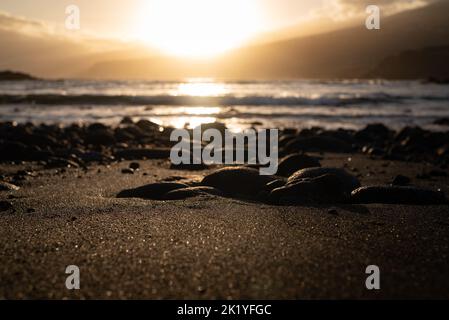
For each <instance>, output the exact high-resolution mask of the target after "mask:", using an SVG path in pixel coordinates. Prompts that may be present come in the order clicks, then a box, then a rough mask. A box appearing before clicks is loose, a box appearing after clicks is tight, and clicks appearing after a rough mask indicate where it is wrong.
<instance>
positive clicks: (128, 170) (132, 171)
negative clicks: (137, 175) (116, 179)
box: [122, 168, 134, 174]
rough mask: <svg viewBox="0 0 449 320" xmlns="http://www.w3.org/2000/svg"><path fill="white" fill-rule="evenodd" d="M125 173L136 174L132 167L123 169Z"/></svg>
mask: <svg viewBox="0 0 449 320" xmlns="http://www.w3.org/2000/svg"><path fill="white" fill-rule="evenodd" d="M122 173H123V174H134V170H133V169H131V168H124V169H122Z"/></svg>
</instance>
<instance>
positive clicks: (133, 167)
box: [129, 162, 140, 170]
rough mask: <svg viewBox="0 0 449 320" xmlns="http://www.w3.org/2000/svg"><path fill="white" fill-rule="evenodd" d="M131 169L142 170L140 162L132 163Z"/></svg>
mask: <svg viewBox="0 0 449 320" xmlns="http://www.w3.org/2000/svg"><path fill="white" fill-rule="evenodd" d="M129 168H130V169H133V170H138V169H140V164H139V163H138V162H131V163H130V164H129Z"/></svg>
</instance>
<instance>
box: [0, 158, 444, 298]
mask: <svg viewBox="0 0 449 320" xmlns="http://www.w3.org/2000/svg"><path fill="white" fill-rule="evenodd" d="M320 156H321V157H323V160H322V161H321V162H322V165H323V166H333V167H345V168H347V170H348V171H349V172H352V173H354V174H358V175H359V179H360V180H361V182H362V185H371V184H387V183H389V182H391V180H392V178H393V177H395V176H396V175H397V174H403V175H406V176H408V177H410V178H411V179H412V183H413V184H414V185H418V186H423V187H429V188H433V189H435V188H441V189H442V191H443V192H445V193H446V194H449V184H448V181H447V177H428V178H426V179H418V178H416V177H417V176H419V175H420V174H422V172H428V171H430V170H432V169H434V167H433V165H430V164H424V163H419V162H416V163H405V162H401V161H391V160H380V159H370V158H369V157H368V156H366V155H355V154H332V153H324V154H320ZM348 158H351V161H348V160H349V159H348ZM139 163H140V165H141V168H140V170H139V171H137V172H136V173H134V174H133V175H130V174H123V173H122V172H121V171H122V169H123V168H127V167H128V164H129V162H128V161H124V162H119V163H112V164H110V165H108V166H105V165H92V166H89V167H88V169H87V170H83V169H81V168H69V169H43V168H42V166H41V165H38V164H29V163H26V164H21V165H17V164H16V165H11V164H2V165H1V169H2V174H3V175H4V176H9V175H12V174H14V173H15V172H16V171H18V170H20V169H28V170H31V171H32V172H34V173H36V174H33V175H36V176H27V177H26V178H24V180H23V181H22V183H21V184H22V185H21V189H20V190H18V191H9V192H6V191H3V192H0V200H2V201H7V202H9V203H11V204H12V206H13V209H12V210H7V211H3V212H1V213H0V225H1V226H2V227H1V228H0V239H1V241H0V253H1V254H0V260H1V262H0V279H1V283H0V298H6V299H17V298H50V299H56V298H73V299H78V298H100V299H109V298H125V299H128V298H137V299H143V298H145V299H146V298H149V299H197V298H199V299H210V298H213V299H214V298H220V299H228V298H232V299H245V298H249V299H308V298H321V299H323V298H324V299H334V298H335V299H336V298H355V299H359V298H361V299H365V298H375V299H377V298H438V299H439V298H446V299H447V298H449V293H448V291H447V288H448V286H449V271H448V270H449V262H448V261H449V259H448V255H449V214H448V213H449V210H448V206H445V205H443V206H413V205H382V204H369V205H351V204H341V205H302V206H275V205H267V204H262V203H257V202H252V201H244V200H238V199H232V198H223V197H217V196H200V197H194V198H190V199H186V200H179V201H156V200H143V199H117V198H116V195H117V193H118V192H119V191H121V190H123V189H126V188H132V187H138V186H141V185H143V184H147V183H150V182H155V181H160V180H164V179H167V178H169V179H168V180H178V179H179V177H185V178H187V180H185V181H192V180H200V179H201V178H202V177H203V176H204V175H205V174H206V173H207V172H210V171H211V170H213V169H209V170H206V171H194V172H192V171H179V170H170V169H169V167H170V163H169V162H168V160H145V161H139ZM144 174H146V175H144ZM181 181H183V180H181ZM71 264H75V265H77V266H79V267H80V271H81V290H78V291H69V290H67V289H66V288H65V279H66V276H67V275H66V274H65V273H64V271H65V268H66V266H67V265H71ZM371 264H375V265H378V266H379V267H380V270H381V290H377V291H376V290H375V291H369V290H367V289H366V288H365V279H366V276H367V275H366V274H365V268H366V266H368V265H371Z"/></svg>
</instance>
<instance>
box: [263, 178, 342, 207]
mask: <svg viewBox="0 0 449 320" xmlns="http://www.w3.org/2000/svg"><path fill="white" fill-rule="evenodd" d="M348 199H349V192H347V191H345V186H344V185H343V183H342V179H341V178H340V177H338V176H337V175H336V174H324V175H321V176H318V177H313V178H304V179H296V180H295V182H294V183H289V184H286V185H285V186H284V187H281V188H277V189H274V190H273V191H272V192H271V194H270V202H272V203H279V204H307V203H319V204H321V203H344V202H347V200H348Z"/></svg>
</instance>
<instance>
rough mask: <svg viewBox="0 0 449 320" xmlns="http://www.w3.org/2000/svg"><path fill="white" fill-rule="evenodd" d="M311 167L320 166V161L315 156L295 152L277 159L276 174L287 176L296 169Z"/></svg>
mask: <svg viewBox="0 0 449 320" xmlns="http://www.w3.org/2000/svg"><path fill="white" fill-rule="evenodd" d="M313 167H321V164H320V162H319V161H318V160H317V159H316V158H312V157H310V156H308V155H306V154H301V153H295V154H291V155H288V156H286V157H284V158H283V159H281V161H279V165H278V172H277V174H278V175H280V176H283V177H289V176H290V175H292V174H293V173H295V172H296V171H298V170H301V169H305V168H313Z"/></svg>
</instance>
